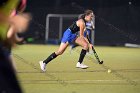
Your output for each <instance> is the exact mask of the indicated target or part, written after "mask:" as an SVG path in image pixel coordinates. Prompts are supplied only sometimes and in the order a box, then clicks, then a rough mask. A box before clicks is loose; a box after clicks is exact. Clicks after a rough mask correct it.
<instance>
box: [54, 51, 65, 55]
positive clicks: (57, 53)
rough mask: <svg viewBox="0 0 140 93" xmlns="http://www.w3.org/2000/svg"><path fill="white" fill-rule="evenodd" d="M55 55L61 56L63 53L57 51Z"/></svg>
mask: <svg viewBox="0 0 140 93" xmlns="http://www.w3.org/2000/svg"><path fill="white" fill-rule="evenodd" d="M55 53H56V55H62V54H63V51H57V52H55Z"/></svg>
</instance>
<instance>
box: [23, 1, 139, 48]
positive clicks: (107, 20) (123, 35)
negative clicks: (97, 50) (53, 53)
mask: <svg viewBox="0 0 140 93" xmlns="http://www.w3.org/2000/svg"><path fill="white" fill-rule="evenodd" d="M85 9H92V10H93V11H94V13H95V15H96V17H95V21H96V22H95V23H96V25H95V27H96V29H95V45H113V46H114V45H115V46H116V45H124V43H133V44H140V0H28V2H27V7H26V11H27V12H31V14H32V16H33V19H32V21H31V24H30V27H29V30H28V32H26V36H25V37H26V40H27V42H28V43H45V27H46V16H47V14H80V13H83V11H84V10H85ZM64 27H65V26H64ZM65 29H66V28H65ZM52 33H55V31H54V32H52ZM29 38H33V39H34V40H33V41H29Z"/></svg>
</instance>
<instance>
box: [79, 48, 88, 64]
mask: <svg viewBox="0 0 140 93" xmlns="http://www.w3.org/2000/svg"><path fill="white" fill-rule="evenodd" d="M86 51H87V50H84V49H82V50H81V54H80V57H79V61H78V62H80V64H81V63H82V62H83V59H84V57H85V55H86Z"/></svg>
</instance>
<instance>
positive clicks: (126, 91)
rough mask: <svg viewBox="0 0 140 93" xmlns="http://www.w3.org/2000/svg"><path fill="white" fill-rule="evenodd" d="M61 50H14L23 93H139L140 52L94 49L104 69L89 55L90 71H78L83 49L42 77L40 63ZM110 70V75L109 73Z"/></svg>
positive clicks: (60, 59)
mask: <svg viewBox="0 0 140 93" xmlns="http://www.w3.org/2000/svg"><path fill="white" fill-rule="evenodd" d="M58 47H59V46H53V45H21V46H18V47H17V48H16V49H14V50H13V56H14V60H15V62H16V65H17V76H18V78H19V82H20V84H21V86H22V89H23V91H24V93H140V49H138V48H125V47H101V46H95V49H96V52H97V53H98V55H99V57H100V59H102V60H104V64H103V65H99V64H97V62H96V59H95V58H94V57H93V56H94V55H93V54H91V55H86V58H85V60H84V63H85V64H86V65H88V66H89V68H88V69H78V68H75V65H76V63H77V60H78V57H79V54H80V50H81V48H80V47H78V48H76V49H75V50H73V51H72V52H71V53H70V52H69V47H68V48H67V50H66V51H65V53H64V54H63V55H61V56H59V57H57V58H56V59H55V60H53V61H52V62H50V63H49V64H48V65H47V72H46V73H42V72H41V70H40V67H39V63H38V62H39V61H40V60H44V59H46V57H47V56H49V55H50V54H51V53H52V52H54V51H56V50H57V48H58ZM107 69H111V70H112V72H111V73H107Z"/></svg>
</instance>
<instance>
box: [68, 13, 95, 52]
mask: <svg viewBox="0 0 140 93" xmlns="http://www.w3.org/2000/svg"><path fill="white" fill-rule="evenodd" d="M82 16H83V14H80V15H79V17H78V19H80V18H82ZM85 25H86V29H85V31H84V37H88V39H89V43H91V38H90V34H91V32H92V31H94V29H95V17H93V19H92V20H91V21H90V22H86V24H85ZM78 34H79V33H78ZM77 46H78V45H77V44H75V43H72V44H71V47H70V53H71V51H72V50H73V49H74V48H76V47H77ZM88 50H89V49H88ZM87 52H89V51H87Z"/></svg>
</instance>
